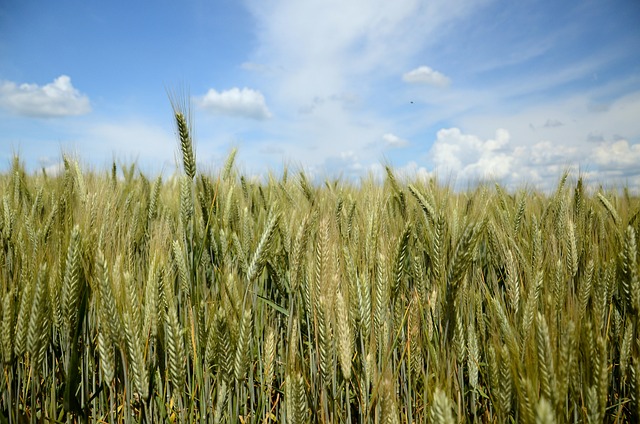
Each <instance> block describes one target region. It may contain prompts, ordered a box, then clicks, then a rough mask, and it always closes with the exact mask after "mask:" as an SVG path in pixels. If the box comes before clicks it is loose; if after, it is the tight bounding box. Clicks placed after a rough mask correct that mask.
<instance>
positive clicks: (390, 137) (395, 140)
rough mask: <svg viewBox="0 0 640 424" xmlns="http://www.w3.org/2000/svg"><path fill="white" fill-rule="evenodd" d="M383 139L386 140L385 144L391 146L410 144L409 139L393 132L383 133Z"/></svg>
mask: <svg viewBox="0 0 640 424" xmlns="http://www.w3.org/2000/svg"><path fill="white" fill-rule="evenodd" d="M382 140H384V142H385V146H386V147H390V148H400V147H405V146H407V145H408V144H409V142H408V141H407V140H404V139H402V138H400V137H398V136H397V135H395V134H391V133H386V134H383V135H382Z"/></svg>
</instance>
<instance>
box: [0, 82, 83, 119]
mask: <svg viewBox="0 0 640 424" xmlns="http://www.w3.org/2000/svg"><path fill="white" fill-rule="evenodd" d="M0 107H2V108H3V109H5V110H7V111H9V112H10V113H12V114H14V115H20V116H27V117H34V118H57V117H63V116H74V115H85V114H87V113H89V112H91V104H90V102H89V98H88V97H87V96H86V95H85V94H82V93H81V92H80V91H78V90H77V89H76V88H75V87H74V86H73V84H71V78H69V77H68V76H67V75H61V76H59V77H58V78H56V79H55V80H53V82H51V83H49V84H46V85H43V86H39V85H37V84H20V85H18V84H16V83H15V82H11V81H2V82H0Z"/></svg>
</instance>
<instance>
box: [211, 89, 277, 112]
mask: <svg viewBox="0 0 640 424" xmlns="http://www.w3.org/2000/svg"><path fill="white" fill-rule="evenodd" d="M198 104H199V106H200V107H202V108H203V109H205V110H208V111H211V112H213V113H216V114H223V115H229V116H238V117H243V118H250V119H257V120H262V119H268V118H271V112H270V111H269V108H268V107H267V104H266V101H265V99H264V96H263V95H262V93H261V92H259V91H257V90H253V89H251V88H246V87H245V88H242V89H240V88H237V87H234V88H231V89H229V90H224V91H220V92H218V91H216V90H214V89H210V90H209V91H207V94H205V95H204V96H202V97H201V98H200V99H198Z"/></svg>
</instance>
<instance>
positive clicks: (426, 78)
mask: <svg viewBox="0 0 640 424" xmlns="http://www.w3.org/2000/svg"><path fill="white" fill-rule="evenodd" d="M402 79H403V80H404V82H408V83H411V84H429V85H433V86H435V87H447V86H449V84H450V83H451V80H450V79H449V77H447V76H445V75H444V74H442V73H440V72H438V71H434V70H433V69H431V68H430V67H428V66H420V67H418V68H416V69H414V70H411V71H409V72H407V73H405V74H404V75H402Z"/></svg>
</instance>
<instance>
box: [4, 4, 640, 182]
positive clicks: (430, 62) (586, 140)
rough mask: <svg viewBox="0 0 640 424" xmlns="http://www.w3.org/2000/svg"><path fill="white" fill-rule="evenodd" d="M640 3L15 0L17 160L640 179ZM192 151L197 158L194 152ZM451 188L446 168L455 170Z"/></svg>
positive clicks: (12, 123) (10, 10)
mask: <svg viewBox="0 0 640 424" xmlns="http://www.w3.org/2000/svg"><path fill="white" fill-rule="evenodd" d="M638 18H640V4H638V3H637V2H633V1H631V0H616V1H614V2H605V1H603V0H594V1H587V2H566V3H563V4H555V3H551V2H548V1H547V2H533V1H526V2H520V3H517V4H511V3H508V2H505V1H493V0H483V1H481V2H471V1H467V0H458V1H455V2H453V3H452V2H450V1H449V2H445V1H441V0H438V1H434V2H429V3H424V2H419V1H414V0H401V1H399V2H395V3H393V4H388V3H386V2H382V1H375V2H369V1H364V0H362V1H354V2H351V3H348V4H343V3H341V2H332V3H329V4H327V3H326V2H320V1H317V0H313V1H309V2H305V3H304V4H301V3H298V2H295V1H291V0H274V1H271V2H268V3H264V2H259V1H256V0H246V1H242V2H233V1H223V2H217V3H216V4H210V3H207V2H203V1H200V0H192V1H187V2H185V3H183V4H179V5H177V4H173V3H171V2H168V1H163V2H158V3H157V4H154V5H153V8H152V7H150V6H149V5H148V4H134V5H130V4H126V3H124V2H112V3H109V4H85V3H83V2H80V1H77V0H74V1H71V0H63V1H60V2H57V3H55V4H41V3H39V2H36V1H25V2H18V1H15V0H9V1H7V2H4V3H3V4H2V5H0V126H1V127H2V128H3V131H2V132H1V133H0V145H1V146H3V148H2V149H1V150H0V153H1V155H0V172H6V170H7V169H9V167H10V164H11V160H12V157H13V154H14V153H18V154H19V156H20V158H21V160H22V161H23V162H24V163H25V166H26V168H27V170H28V171H30V172H33V171H37V170H39V169H41V168H45V169H49V170H54V169H56V167H59V166H60V163H61V160H62V155H61V154H62V153H63V152H64V153H68V154H71V155H72V156H75V157H77V158H79V159H80V161H81V163H82V164H83V165H85V164H86V166H88V167H93V168H101V167H106V166H109V165H110V164H111V162H112V161H113V160H115V161H116V163H129V164H130V163H132V162H134V161H136V162H137V163H138V166H139V168H140V169H141V170H142V171H143V172H145V174H157V173H158V172H160V171H164V172H163V173H165V175H166V173H168V172H174V171H175V165H176V163H178V164H179V163H180V160H179V156H177V155H178V148H177V146H178V145H177V136H176V131H175V123H174V121H173V116H172V108H171V103H170V98H169V95H168V92H172V91H178V92H180V91H182V92H184V93H185V95H189V94H190V101H191V105H192V110H191V112H192V119H193V121H192V122H193V128H192V131H193V134H192V135H193V139H194V145H195V150H196V158H197V163H198V168H199V169H209V170H211V169H216V168H219V167H221V166H222V163H224V161H225V160H226V158H227V155H228V154H229V152H230V151H231V150H232V149H233V148H237V149H238V157H237V158H236V164H237V167H238V169H243V170H244V171H243V172H244V173H245V174H246V175H247V176H249V177H253V176H260V175H262V176H265V175H267V173H268V172H275V173H278V172H280V173H281V172H282V170H283V167H285V166H288V167H289V169H290V170H291V169H293V168H295V169H296V170H303V171H304V172H305V173H307V174H308V175H310V176H311V177H312V178H315V177H321V178H325V177H326V178H330V177H331V178H336V177H340V179H341V180H345V181H354V182H357V181H359V180H360V179H361V178H366V177H367V176H368V175H370V174H371V175H373V176H374V177H378V178H379V177H381V176H382V177H383V176H384V172H385V171H384V166H385V165H390V166H392V168H393V169H394V171H395V172H396V173H397V174H406V175H412V176H415V177H416V178H417V179H427V178H429V177H430V176H433V175H440V176H449V178H450V179H451V176H452V177H453V180H454V181H455V184H460V185H461V186H462V187H465V186H468V185H470V184H471V185H473V184H475V183H476V182H477V181H479V180H485V181H495V182H498V183H500V184H501V185H503V186H505V187H510V188H518V187H522V186H529V187H535V188H536V189H539V190H542V191H549V190H552V189H553V188H554V187H555V186H556V184H557V183H558V181H559V179H560V177H561V176H562V173H563V172H564V171H565V170H566V169H570V170H572V172H573V173H574V174H575V175H578V174H579V175H583V176H584V177H585V179H586V181H588V182H589V185H599V184H600V185H603V186H605V187H611V186H622V187H624V186H627V187H630V188H632V189H633V188H634V187H640V167H639V166H638V165H637V164H638V163H640V120H639V119H638V116H640V55H638V54H637V52H638V51H640V30H639V29H637V25H636V23H637V20H638ZM176 159H177V160H176ZM438 180H439V181H442V179H441V178H438Z"/></svg>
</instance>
